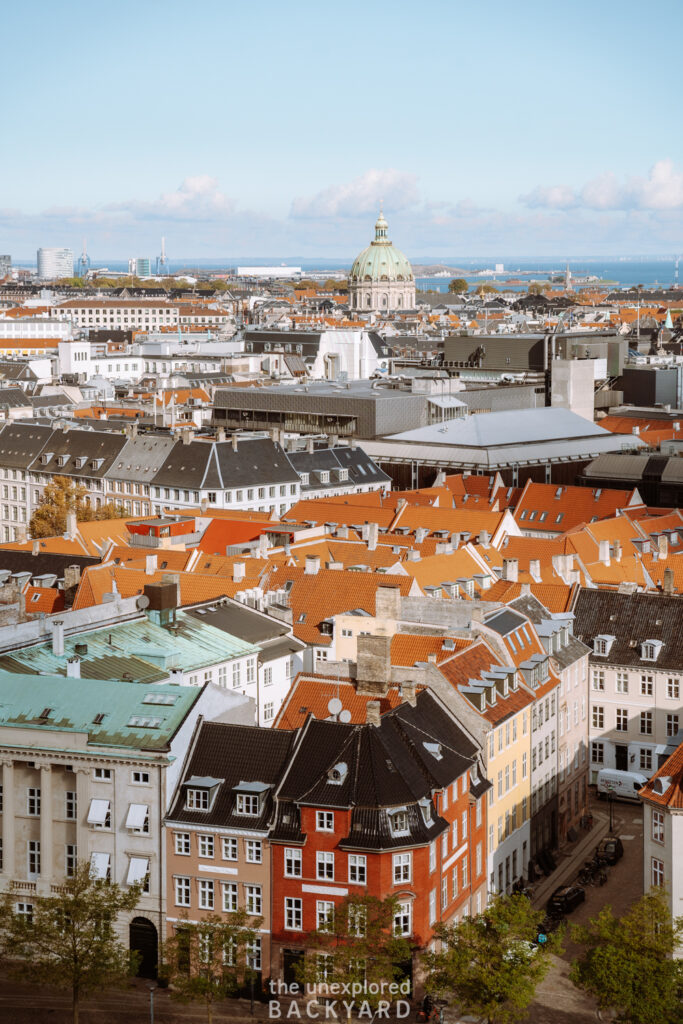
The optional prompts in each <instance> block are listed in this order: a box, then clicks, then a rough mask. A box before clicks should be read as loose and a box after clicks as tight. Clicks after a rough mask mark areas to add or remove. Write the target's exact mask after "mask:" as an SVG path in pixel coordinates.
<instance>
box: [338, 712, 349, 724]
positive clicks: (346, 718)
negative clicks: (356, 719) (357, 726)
mask: <svg viewBox="0 0 683 1024" xmlns="http://www.w3.org/2000/svg"><path fill="white" fill-rule="evenodd" d="M339 721H340V722H350V721H351V712H350V711H342V713H341V714H340V716H339Z"/></svg>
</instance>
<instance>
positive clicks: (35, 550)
mask: <svg viewBox="0 0 683 1024" xmlns="http://www.w3.org/2000/svg"><path fill="white" fill-rule="evenodd" d="M31 554H32V555H39V554H40V541H39V540H34V542H33V544H32V546H31Z"/></svg>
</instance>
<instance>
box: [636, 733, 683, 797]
mask: <svg viewBox="0 0 683 1024" xmlns="http://www.w3.org/2000/svg"><path fill="white" fill-rule="evenodd" d="M656 779H667V780H670V785H669V786H668V787H667V788H666V790H665V791H664V792H663V793H656V792H655V789H654V784H655V780H656ZM640 794H641V796H642V797H643V798H644V799H646V800H648V801H650V802H652V803H654V804H659V806H661V807H674V808H676V809H677V810H680V809H681V808H682V807H683V743H681V744H680V746H678V747H677V748H676V750H675V751H674V752H673V754H671V755H670V756H669V757H667V759H666V761H665V762H664V764H663V765H662V766H661V768H658V769H657V771H656V772H655V773H654V775H652V776H651V777H650V779H649V780H648V782H647V783H646V784H645V785H644V786H643V788H642V789H641V791H640Z"/></svg>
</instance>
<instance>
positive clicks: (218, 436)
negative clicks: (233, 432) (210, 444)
mask: <svg viewBox="0 0 683 1024" xmlns="http://www.w3.org/2000/svg"><path fill="white" fill-rule="evenodd" d="M216 440H217V441H225V427H219V428H218V430H217V431H216Z"/></svg>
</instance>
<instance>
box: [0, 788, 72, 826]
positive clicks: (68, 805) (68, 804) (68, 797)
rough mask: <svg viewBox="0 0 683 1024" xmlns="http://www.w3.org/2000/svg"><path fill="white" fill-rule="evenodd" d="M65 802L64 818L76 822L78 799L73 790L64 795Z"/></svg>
mask: <svg viewBox="0 0 683 1024" xmlns="http://www.w3.org/2000/svg"><path fill="white" fill-rule="evenodd" d="M64 800H65V812H64V816H65V817H66V818H67V819H68V820H69V821H75V820H76V818H77V817H78V797H77V796H76V794H75V793H74V792H73V790H68V791H67V792H66V793H65V794H64ZM0 809H1V807H0Z"/></svg>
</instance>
